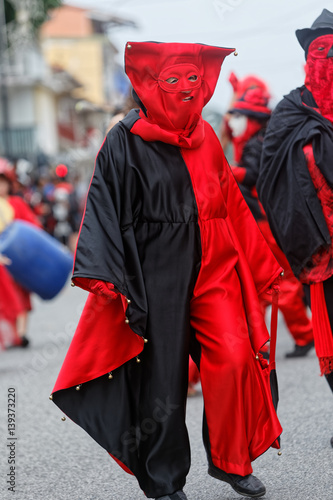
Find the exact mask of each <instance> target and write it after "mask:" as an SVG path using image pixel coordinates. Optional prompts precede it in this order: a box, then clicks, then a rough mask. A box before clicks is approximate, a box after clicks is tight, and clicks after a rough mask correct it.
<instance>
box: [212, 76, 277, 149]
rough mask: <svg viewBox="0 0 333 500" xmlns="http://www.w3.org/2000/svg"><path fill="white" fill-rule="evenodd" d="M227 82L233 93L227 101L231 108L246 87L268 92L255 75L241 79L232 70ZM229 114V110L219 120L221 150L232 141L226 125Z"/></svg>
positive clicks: (229, 130) (263, 83)
mask: <svg viewBox="0 0 333 500" xmlns="http://www.w3.org/2000/svg"><path fill="white" fill-rule="evenodd" d="M229 82H230V83H231V86H232V88H233V94H232V97H231V100H230V103H229V106H228V107H229V109H231V108H232V106H233V104H234V102H235V101H237V100H238V99H239V98H240V97H241V96H242V95H243V94H244V93H245V92H246V90H248V89H254V88H260V89H262V90H263V91H267V92H268V88H267V86H266V84H265V82H263V81H262V80H261V79H260V78H258V77H257V76H255V75H247V76H245V77H244V78H242V79H241V80H240V79H239V78H238V77H237V76H236V75H235V73H234V72H233V71H232V72H231V73H230V75H229ZM230 117H231V115H230V114H229V112H227V113H225V115H224V116H223V118H222V122H221V129H220V132H219V137H220V141H221V145H222V148H223V151H226V149H227V147H228V146H229V144H230V143H231V142H232V132H231V129H230V127H229V125H228V122H229V119H230Z"/></svg>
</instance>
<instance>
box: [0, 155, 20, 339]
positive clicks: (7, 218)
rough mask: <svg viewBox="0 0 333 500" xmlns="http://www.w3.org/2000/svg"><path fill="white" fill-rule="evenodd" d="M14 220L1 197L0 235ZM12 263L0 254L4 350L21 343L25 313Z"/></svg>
mask: <svg viewBox="0 0 333 500" xmlns="http://www.w3.org/2000/svg"><path fill="white" fill-rule="evenodd" d="M0 165H1V163H0ZM13 218H14V210H13V208H12V207H11V205H10V204H9V203H7V201H5V200H4V199H3V198H1V197H0V234H1V233H2V231H3V230H4V229H5V228H6V227H7V225H8V224H10V223H11V221H12V220H13ZM10 263H11V262H10V259H8V258H7V257H6V256H5V255H2V254H0V284H1V285H0V346H1V348H2V349H6V348H7V347H10V346H11V345H13V344H17V343H20V338H19V335H18V333H17V328H18V323H19V320H20V318H21V314H22V313H23V306H22V304H21V301H20V299H19V296H18V294H17V291H16V288H15V285H14V283H13V280H12V278H11V276H10V274H9V272H8V271H7V269H6V267H5V266H6V265H9V264H10Z"/></svg>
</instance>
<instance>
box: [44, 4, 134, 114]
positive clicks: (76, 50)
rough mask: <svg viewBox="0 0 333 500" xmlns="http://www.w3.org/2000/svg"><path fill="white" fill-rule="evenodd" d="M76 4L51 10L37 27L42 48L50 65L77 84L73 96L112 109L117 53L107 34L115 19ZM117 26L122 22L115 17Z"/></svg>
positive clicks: (114, 101)
mask: <svg viewBox="0 0 333 500" xmlns="http://www.w3.org/2000/svg"><path fill="white" fill-rule="evenodd" d="M115 19H116V18H114V17H112V16H107V15H103V16H101V15H100V14H98V13H96V12H93V11H90V10H87V9H82V8H79V7H73V6H69V5H64V6H63V7H60V8H58V9H55V10H54V11H53V12H52V13H51V16H50V19H49V21H47V22H46V23H44V25H43V26H42V29H41V43H42V50H43V53H44V56H45V58H46V60H47V62H48V63H49V64H50V65H51V66H54V65H56V66H59V67H61V68H63V69H64V70H66V71H68V72H69V73H70V74H71V75H72V76H73V77H74V78H75V79H76V80H78V81H79V82H80V83H81V85H82V86H81V88H79V89H77V90H76V91H75V92H74V95H75V97H77V98H78V99H81V100H86V101H88V102H90V103H92V104H94V105H96V106H99V107H101V108H103V109H106V110H107V109H110V108H112V107H113V106H114V105H115V104H116V103H117V101H118V100H119V98H121V97H122V96H119V95H118V90H117V88H116V85H115V77H114V75H115V74H116V73H117V71H118V66H117V63H116V60H115V56H116V54H117V52H118V50H117V49H116V47H115V46H114V45H113V44H112V43H111V41H110V38H109V36H108V35H107V26H108V25H109V24H110V23H111V22H113V23H114V24H115V23H116V21H115ZM118 22H119V24H120V25H121V24H122V23H123V22H124V21H122V20H119V21H118Z"/></svg>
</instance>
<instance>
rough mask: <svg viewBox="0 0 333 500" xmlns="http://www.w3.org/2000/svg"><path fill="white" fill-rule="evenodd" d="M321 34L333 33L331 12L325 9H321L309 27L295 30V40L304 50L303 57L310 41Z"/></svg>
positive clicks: (332, 13)
mask: <svg viewBox="0 0 333 500" xmlns="http://www.w3.org/2000/svg"><path fill="white" fill-rule="evenodd" d="M323 35H333V12H330V11H329V10H327V9H323V12H322V13H321V14H320V16H319V17H317V19H316V20H315V21H314V23H313V24H312V26H311V28H304V29H302V30H296V36H297V40H298V41H299V43H300V44H301V46H302V47H303V49H304V50H305V57H306V55H307V53H308V49H309V46H310V43H311V42H312V41H313V40H315V39H316V38H318V37H319V36H323Z"/></svg>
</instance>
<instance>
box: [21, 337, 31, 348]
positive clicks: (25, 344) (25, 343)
mask: <svg viewBox="0 0 333 500" xmlns="http://www.w3.org/2000/svg"><path fill="white" fill-rule="evenodd" d="M29 344H30V341H29V339H28V338H27V337H26V336H25V335H23V336H22V337H21V347H28V345H29Z"/></svg>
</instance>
